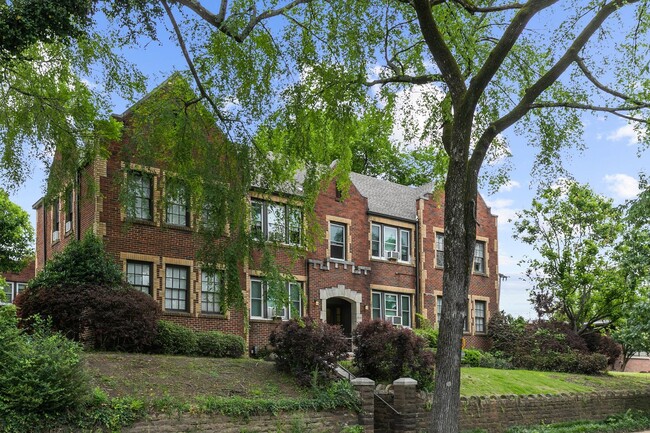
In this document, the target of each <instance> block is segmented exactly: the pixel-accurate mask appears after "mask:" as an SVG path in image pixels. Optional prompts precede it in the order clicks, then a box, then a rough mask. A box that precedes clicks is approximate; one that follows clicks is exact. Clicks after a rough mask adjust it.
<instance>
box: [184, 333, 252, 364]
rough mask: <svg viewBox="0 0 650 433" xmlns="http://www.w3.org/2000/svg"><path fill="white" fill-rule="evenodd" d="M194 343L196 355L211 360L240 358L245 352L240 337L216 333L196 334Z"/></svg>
mask: <svg viewBox="0 0 650 433" xmlns="http://www.w3.org/2000/svg"><path fill="white" fill-rule="evenodd" d="M196 342H197V352H196V353H197V354H198V355H201V356H209V357H212V358H241V357H242V356H243V355H244V351H245V350H246V343H245V342H244V339H243V338H242V337H240V336H239V335H231V334H224V333H222V332H218V331H208V332H198V333H197V334H196Z"/></svg>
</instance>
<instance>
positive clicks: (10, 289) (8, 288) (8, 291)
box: [2, 281, 14, 303]
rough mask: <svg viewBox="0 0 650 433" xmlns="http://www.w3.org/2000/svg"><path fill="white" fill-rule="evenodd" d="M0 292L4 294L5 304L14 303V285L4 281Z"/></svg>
mask: <svg viewBox="0 0 650 433" xmlns="http://www.w3.org/2000/svg"><path fill="white" fill-rule="evenodd" d="M2 290H3V291H4V292H5V302H8V303H12V302H13V301H14V296H13V295H14V284H13V283H12V282H10V281H6V282H5V284H4V285H3V287H2Z"/></svg>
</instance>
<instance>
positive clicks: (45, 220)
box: [43, 202, 47, 267]
mask: <svg viewBox="0 0 650 433" xmlns="http://www.w3.org/2000/svg"><path fill="white" fill-rule="evenodd" d="M45 263H47V206H46V205H45V202H44V203H43V267H45Z"/></svg>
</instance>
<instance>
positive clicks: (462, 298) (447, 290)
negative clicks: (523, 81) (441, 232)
mask: <svg viewBox="0 0 650 433" xmlns="http://www.w3.org/2000/svg"><path fill="white" fill-rule="evenodd" d="M460 153H461V155H450V163H449V171H448V173H447V180H446V183H445V252H444V255H445V256H444V257H445V259H444V263H445V268H444V276H443V298H442V315H441V321H440V334H439V336H438V352H437V356H436V382H435V391H434V399H433V413H432V417H433V422H432V426H433V431H434V432H437V433H457V432H458V431H459V426H458V417H459V406H460V354H461V343H462V337H463V325H464V323H465V320H466V318H467V302H468V291H469V280H470V275H471V264H472V260H473V257H474V244H475V238H476V214H475V212H476V192H477V185H476V183H477V178H478V173H468V172H467V162H466V161H467V159H466V155H462V153H463V152H460Z"/></svg>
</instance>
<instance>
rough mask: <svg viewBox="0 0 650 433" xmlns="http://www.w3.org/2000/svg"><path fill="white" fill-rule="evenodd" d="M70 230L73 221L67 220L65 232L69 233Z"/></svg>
mask: <svg viewBox="0 0 650 433" xmlns="http://www.w3.org/2000/svg"><path fill="white" fill-rule="evenodd" d="M70 230H72V221H66V222H65V232H66V233H68V232H69V231H70Z"/></svg>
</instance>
